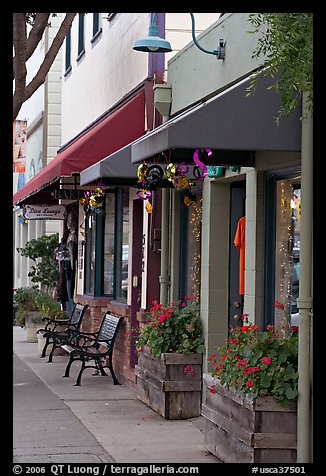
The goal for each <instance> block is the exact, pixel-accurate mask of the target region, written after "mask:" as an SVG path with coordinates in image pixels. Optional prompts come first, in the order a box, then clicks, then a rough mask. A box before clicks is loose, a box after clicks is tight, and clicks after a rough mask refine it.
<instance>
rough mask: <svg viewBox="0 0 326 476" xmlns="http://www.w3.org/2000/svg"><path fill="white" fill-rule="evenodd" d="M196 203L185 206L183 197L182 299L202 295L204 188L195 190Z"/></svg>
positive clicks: (181, 245)
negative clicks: (201, 253)
mask: <svg viewBox="0 0 326 476" xmlns="http://www.w3.org/2000/svg"><path fill="white" fill-rule="evenodd" d="M194 192H195V195H196V197H197V198H196V201H195V202H194V203H192V204H191V205H190V206H187V205H185V203H184V197H183V196H181V220H180V278H179V290H180V293H179V294H180V299H181V300H183V299H184V296H185V295H188V296H189V295H191V294H193V293H196V294H198V295H199V293H200V270H201V256H200V252H201V223H202V187H196V190H194Z"/></svg>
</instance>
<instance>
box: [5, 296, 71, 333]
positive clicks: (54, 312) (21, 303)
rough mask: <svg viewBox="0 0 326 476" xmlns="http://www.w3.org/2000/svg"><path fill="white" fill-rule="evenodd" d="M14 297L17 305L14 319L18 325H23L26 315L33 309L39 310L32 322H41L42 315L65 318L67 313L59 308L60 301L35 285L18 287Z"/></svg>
mask: <svg viewBox="0 0 326 476" xmlns="http://www.w3.org/2000/svg"><path fill="white" fill-rule="evenodd" d="M14 298H15V302H16V303H17V305H18V309H17V311H16V315H15V320H16V323H17V324H18V325H19V326H20V327H24V326H25V324H26V317H27V316H28V315H29V313H31V312H34V311H39V313H40V314H39V317H34V319H33V322H42V317H50V318H51V319H67V313H66V312H65V311H63V310H62V309H61V305H60V303H59V302H58V301H55V300H54V299H53V298H52V297H51V296H50V295H49V294H48V293H47V292H46V291H42V290H40V289H38V288H37V287H32V288H28V287H22V288H18V289H17V290H16V291H15V296H14Z"/></svg>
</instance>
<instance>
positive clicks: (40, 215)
mask: <svg viewBox="0 0 326 476" xmlns="http://www.w3.org/2000/svg"><path fill="white" fill-rule="evenodd" d="M65 213H66V208H65V207H64V206H63V205H24V207H23V215H24V217H25V218H27V219H28V220H64V218H65Z"/></svg>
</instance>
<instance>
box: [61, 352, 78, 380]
mask: <svg viewBox="0 0 326 476" xmlns="http://www.w3.org/2000/svg"><path fill="white" fill-rule="evenodd" d="M74 360H76V359H74V355H73V354H71V355H70V359H69V362H68V364H67V366H66V370H65V374H64V375H63V377H69V372H70V367H71V364H72V363H73V361H74Z"/></svg>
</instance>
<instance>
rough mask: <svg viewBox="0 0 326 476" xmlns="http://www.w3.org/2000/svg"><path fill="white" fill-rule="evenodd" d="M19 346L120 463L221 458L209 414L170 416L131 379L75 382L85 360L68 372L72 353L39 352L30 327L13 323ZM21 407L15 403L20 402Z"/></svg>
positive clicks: (86, 374) (15, 347) (15, 345)
mask: <svg viewBox="0 0 326 476" xmlns="http://www.w3.org/2000/svg"><path fill="white" fill-rule="evenodd" d="M13 350H14V352H15V354H16V355H17V356H18V357H19V358H20V359H22V360H23V361H24V362H25V363H26V364H27V365H28V366H29V367H30V368H31V369H32V370H33V372H34V373H35V374H36V375H38V376H39V377H40V378H41V379H42V380H43V382H44V383H45V384H46V385H47V387H48V388H49V390H50V391H51V392H52V393H53V394H54V395H56V396H57V397H59V398H60V399H61V400H62V401H63V403H64V404H65V405H67V407H69V408H70V410H71V411H72V412H73V413H74V414H75V415H76V417H77V418H78V419H79V420H80V422H81V423H82V424H83V425H84V426H85V427H86V429H87V430H88V431H89V432H90V433H91V434H92V435H93V436H94V437H95V438H96V440H97V441H98V442H99V443H100V445H102V447H103V448H104V450H105V452H106V453H108V455H110V458H112V461H114V462H116V463H179V464H181V463H187V464H189V463H220V461H219V460H218V459H217V458H215V457H214V456H213V455H212V454H211V453H209V452H207V450H206V449H205V447H204V436H203V433H202V431H201V428H202V424H203V418H202V417H197V418H192V419H190V420H166V419H165V418H163V417H161V416H160V415H159V414H158V413H156V412H155V411H153V410H151V409H150V408H149V407H147V405H145V404H144V403H142V402H141V401H140V400H139V399H138V398H137V395H136V393H135V392H134V391H133V390H132V389H130V388H129V387H127V386H125V385H113V383H112V379H111V376H108V377H103V376H94V375H92V370H91V369H89V370H86V371H85V372H84V374H83V379H82V384H81V386H80V387H75V386H74V383H75V381H76V377H77V373H78V369H79V366H80V364H78V363H76V364H75V365H73V366H72V367H71V372H70V378H62V375H63V374H64V370H65V367H66V363H67V359H68V358H67V356H61V355H55V356H54V358H53V362H52V363H47V358H45V359H42V358H40V356H39V351H38V344H36V343H35V344H34V343H29V342H26V338H25V330H24V329H21V328H20V327H17V326H15V327H13ZM14 412H15V408H14Z"/></svg>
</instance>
